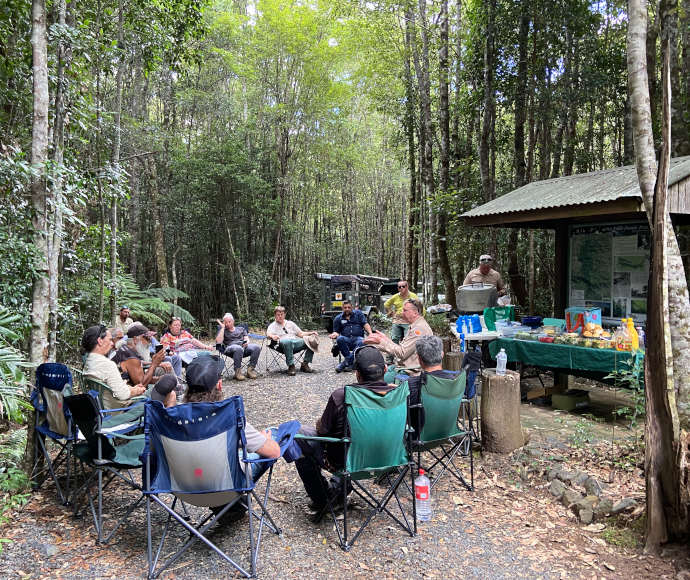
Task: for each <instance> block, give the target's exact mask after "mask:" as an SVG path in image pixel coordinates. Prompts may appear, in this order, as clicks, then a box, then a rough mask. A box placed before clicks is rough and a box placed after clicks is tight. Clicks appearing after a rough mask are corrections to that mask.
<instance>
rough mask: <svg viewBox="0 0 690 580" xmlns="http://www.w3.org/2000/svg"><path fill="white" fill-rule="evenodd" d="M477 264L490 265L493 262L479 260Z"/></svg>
mask: <svg viewBox="0 0 690 580" xmlns="http://www.w3.org/2000/svg"><path fill="white" fill-rule="evenodd" d="M479 262H480V263H481V264H491V262H493V260H479Z"/></svg>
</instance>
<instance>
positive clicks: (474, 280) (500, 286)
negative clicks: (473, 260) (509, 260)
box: [462, 254, 506, 296]
mask: <svg viewBox="0 0 690 580" xmlns="http://www.w3.org/2000/svg"><path fill="white" fill-rule="evenodd" d="M493 263H494V259H493V258H492V257H491V256H490V255H489V254H482V255H481V256H479V268H475V269H474V270H470V272H469V274H467V276H465V281H464V282H463V283H462V284H463V286H466V285H467V284H482V283H483V284H491V285H492V286H496V290H498V295H499V296H503V295H504V294H505V293H506V288H505V284H504V283H503V280H502V279H501V274H500V273H499V272H497V271H496V270H494V269H493V268H492V266H493Z"/></svg>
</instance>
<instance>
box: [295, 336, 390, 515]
mask: <svg viewBox="0 0 690 580" xmlns="http://www.w3.org/2000/svg"><path fill="white" fill-rule="evenodd" d="M354 369H355V373H356V375H355V376H356V378H357V384H356V385H351V387H357V388H360V389H369V390H371V391H373V392H375V393H377V394H379V395H385V394H386V393H388V392H389V391H391V390H393V389H395V388H396V385H391V384H388V383H386V381H385V380H384V378H383V377H384V374H385V372H386V363H385V361H384V360H383V355H382V354H381V353H380V352H379V351H378V350H377V349H375V348H373V347H368V346H362V347H360V348H358V349H357V350H356V351H355V354H354ZM346 418H347V411H346V408H345V387H340V388H338V389H336V390H335V391H333V392H332V393H331V396H330V397H329V398H328V403H326V408H325V409H324V411H323V414H322V415H321V418H320V419H319V420H318V421H317V422H316V428H314V427H307V426H303V427H302V428H301V429H300V431H299V432H300V433H302V434H304V435H308V436H312V437H313V436H319V437H334V438H341V437H344V436H345V433H346V426H345V422H346ZM295 441H296V442H297V443H298V445H299V446H300V448H301V450H302V457H301V458H299V459H297V460H296V461H295V466H296V467H297V473H298V474H299V476H300V479H301V480H302V483H303V484H304V489H305V490H306V492H307V495H309V497H310V499H311V501H312V505H311V508H310V512H311V515H312V516H314V518H315V519H318V518H320V517H321V515H322V512H323V510H324V508H325V506H326V503H327V501H328V500H327V497H326V493H328V494H329V495H330V496H331V497H334V496H335V495H336V494H341V490H342V487H341V485H342V482H341V480H340V479H339V478H335V477H334V478H333V479H332V480H331V482H330V484H329V483H328V482H327V481H326V478H324V476H323V475H322V474H321V468H322V467H324V468H326V469H327V470H328V471H331V472H333V471H337V470H338V469H340V468H342V467H343V448H342V444H340V443H326V444H322V443H321V442H320V441H312V440H307V439H296V440H295ZM324 490H328V491H326V492H324Z"/></svg>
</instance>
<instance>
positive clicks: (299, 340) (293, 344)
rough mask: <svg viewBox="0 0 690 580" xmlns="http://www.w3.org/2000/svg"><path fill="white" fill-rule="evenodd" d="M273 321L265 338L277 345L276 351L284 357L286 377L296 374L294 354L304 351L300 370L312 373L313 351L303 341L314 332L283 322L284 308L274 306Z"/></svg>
mask: <svg viewBox="0 0 690 580" xmlns="http://www.w3.org/2000/svg"><path fill="white" fill-rule="evenodd" d="M273 313H274V315H275V320H274V321H273V322H271V324H269V325H268V329H267V330H266V336H268V338H270V339H271V340H272V341H274V342H277V343H278V351H279V352H282V353H283V354H284V355H285V362H286V363H287V366H288V375H290V376H294V375H295V374H297V371H296V370H295V356H294V355H295V353H296V352H300V351H302V350H306V352H305V353H304V362H303V363H302V366H300V369H299V370H301V371H302V372H303V373H312V372H314V371H313V370H312V368H311V367H310V366H309V363H310V362H311V361H312V359H313V358H314V351H312V350H311V348H310V347H309V346H308V345H307V343H306V342H305V341H304V337H305V336H316V335H317V334H318V333H316V332H313V331H312V332H304V331H302V329H301V328H300V327H299V326H297V325H296V324H295V323H294V322H292V320H285V306H276V307H275V310H274V311H273Z"/></svg>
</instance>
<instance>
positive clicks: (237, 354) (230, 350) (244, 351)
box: [225, 344, 261, 370]
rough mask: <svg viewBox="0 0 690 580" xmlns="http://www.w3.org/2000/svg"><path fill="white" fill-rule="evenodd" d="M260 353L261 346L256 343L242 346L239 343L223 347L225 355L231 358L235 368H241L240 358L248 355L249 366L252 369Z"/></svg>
mask: <svg viewBox="0 0 690 580" xmlns="http://www.w3.org/2000/svg"><path fill="white" fill-rule="evenodd" d="M260 354H261V347H260V346H259V345H258V344H248V345H247V346H242V345H241V344H231V345H230V346H229V347H227V348H226V349H225V355H226V356H229V357H230V358H232V363H233V365H234V366H235V370H238V369H241V368H242V359H243V358H244V357H246V356H248V357H249V366H250V367H252V368H253V369H254V368H256V365H257V364H258V362H259V355H260Z"/></svg>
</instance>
